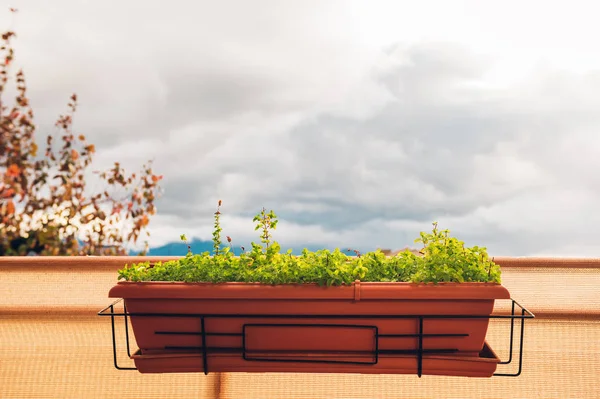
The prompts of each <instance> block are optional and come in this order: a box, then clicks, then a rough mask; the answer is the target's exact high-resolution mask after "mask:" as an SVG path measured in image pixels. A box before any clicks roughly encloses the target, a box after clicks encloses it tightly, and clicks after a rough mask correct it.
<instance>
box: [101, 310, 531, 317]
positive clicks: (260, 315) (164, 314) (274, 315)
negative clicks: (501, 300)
mask: <svg viewBox="0 0 600 399" xmlns="http://www.w3.org/2000/svg"><path fill="white" fill-rule="evenodd" d="M524 310H525V312H524V313H523V315H521V316H518V315H514V316H511V315H493V314H492V315H489V316H486V315H340V314H321V315H305V314H299V315H289V314H211V313H128V315H129V316H130V317H133V316H135V317H207V318H208V317H211V318H220V319H228V318H234V319H235V318H244V317H245V318H251V319H255V318H273V319H285V318H288V319H417V318H419V317H424V318H427V319H513V318H514V319H533V318H534V317H535V316H534V315H533V314H531V312H529V311H528V310H527V309H524ZM525 313H527V314H525ZM124 315H125V314H124V313H115V314H114V316H124ZM99 316H110V315H108V314H100V315H99Z"/></svg>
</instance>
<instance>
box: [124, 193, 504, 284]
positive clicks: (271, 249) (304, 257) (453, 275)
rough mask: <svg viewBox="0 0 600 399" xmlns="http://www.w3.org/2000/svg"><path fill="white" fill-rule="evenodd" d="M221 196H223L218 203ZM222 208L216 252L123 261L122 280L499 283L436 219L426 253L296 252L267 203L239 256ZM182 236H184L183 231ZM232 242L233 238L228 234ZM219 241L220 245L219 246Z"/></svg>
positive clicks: (476, 252)
mask: <svg viewBox="0 0 600 399" xmlns="http://www.w3.org/2000/svg"><path fill="white" fill-rule="evenodd" d="M220 206H221V201H219V207H220ZM219 215H220V211H219V208H218V209H217V213H215V232H214V233H213V237H214V242H215V254H214V255H213V256H211V255H210V254H209V253H208V252H205V253H202V254H196V255H194V254H191V253H188V255H187V256H185V257H184V258H181V259H178V260H172V261H167V262H158V263H155V264H153V265H151V264H150V263H148V262H145V263H138V264H134V265H131V266H125V268H124V269H122V270H120V271H119V279H120V280H126V281H185V282H211V283H221V282H256V283H263V284H302V283H317V284H319V285H327V286H331V285H342V284H351V283H352V282H354V281H356V280H360V281H365V282H367V281H380V282H414V283H439V282H459V283H463V282H490V283H500V267H499V266H498V265H496V264H495V263H494V262H493V260H490V259H489V257H488V254H487V251H486V248H483V247H477V246H475V247H472V248H466V247H465V245H464V242H462V241H459V240H458V239H456V238H453V237H450V235H449V234H450V232H449V231H448V230H441V231H440V230H438V226H437V223H433V231H432V232H431V233H425V232H422V233H421V235H420V238H418V239H417V240H415V242H420V243H422V244H423V249H422V250H421V251H420V252H421V254H422V256H418V255H415V254H414V253H412V252H411V251H410V250H408V249H407V250H405V251H403V252H400V253H398V254H396V255H395V256H391V257H390V256H386V255H385V254H384V253H383V252H381V251H379V250H377V251H374V252H369V253H366V254H359V253H358V252H357V251H354V252H355V254H357V256H348V255H346V254H344V253H343V252H342V251H340V250H339V249H335V250H334V251H329V250H326V249H323V250H319V251H316V252H311V251H309V250H307V249H304V251H303V252H302V254H301V255H299V256H295V255H292V251H291V250H288V251H287V252H284V253H282V252H281V247H280V245H279V244H278V243H277V242H276V241H272V235H271V230H273V229H275V228H276V226H277V216H276V215H275V213H274V212H273V211H270V212H268V213H267V211H266V210H265V209H264V208H263V209H262V210H261V211H260V212H259V213H258V214H257V215H256V216H255V217H254V219H253V220H254V222H256V223H257V224H256V228H255V230H261V236H260V238H261V243H262V244H263V245H259V244H256V243H254V242H253V243H252V249H251V250H250V251H245V252H242V253H241V254H240V256H235V255H234V254H233V251H232V250H231V248H232V247H231V245H230V247H224V248H221V247H220V244H221V242H220V233H221V227H220V225H219V218H218V217H219ZM181 239H182V240H183V241H185V240H186V238H185V235H183V234H182V235H181ZM227 241H228V242H229V243H230V244H231V238H230V237H229V236H227ZM217 244H218V245H219V247H218V248H217Z"/></svg>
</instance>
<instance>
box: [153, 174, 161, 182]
mask: <svg viewBox="0 0 600 399" xmlns="http://www.w3.org/2000/svg"><path fill="white" fill-rule="evenodd" d="M162 178H163V176H162V175H160V176H156V175H152V181H153V182H154V183H156V182H157V181H159V180H161V179H162Z"/></svg>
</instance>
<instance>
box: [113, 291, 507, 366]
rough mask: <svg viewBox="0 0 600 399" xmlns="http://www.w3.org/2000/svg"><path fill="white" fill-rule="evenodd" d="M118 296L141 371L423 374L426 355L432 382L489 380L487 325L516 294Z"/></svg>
mask: <svg viewBox="0 0 600 399" xmlns="http://www.w3.org/2000/svg"><path fill="white" fill-rule="evenodd" d="M109 297H113V298H123V299H124V301H125V305H126V307H127V311H128V312H129V313H130V314H131V323H132V327H133V332H134V335H135V339H136V342H137V345H138V346H139V348H140V351H139V353H137V354H136V355H134V356H133V358H134V360H135V361H136V365H137V367H138V369H139V371H140V372H180V371H207V370H205V369H204V364H203V362H204V361H206V362H207V367H208V368H209V369H210V370H211V371H298V370H306V371H310V372H312V371H315V372H318V371H323V372H335V371H336V370H339V372H360V373H371V372H377V373H406V372H411V373H413V372H415V371H414V368H415V367H416V361H417V360H416V354H417V353H418V350H419V348H421V349H422V351H423V352H422V353H423V358H422V359H423V363H422V364H423V372H424V373H425V369H426V368H427V367H428V369H429V370H430V372H428V373H429V374H444V375H467V374H468V375H473V376H479V375H478V374H482V375H481V376H486V375H487V374H490V370H491V367H492V364H493V369H494V370H495V367H496V363H497V362H496V360H497V357H495V355H494V356H491V355H489V353H490V350H489V348H488V349H485V348H487V346H484V341H485V335H486V333H487V328H488V324H489V319H487V318H485V317H487V316H489V315H490V314H491V313H492V311H493V308H494V301H495V300H496V299H509V298H510V295H509V293H508V291H507V290H506V289H505V288H504V287H502V286H501V285H499V284H490V283H461V284H457V283H441V284H437V285H433V284H411V283H364V282H362V283H361V282H356V283H353V284H352V285H348V286H336V287H319V286H317V285H313V284H302V285H277V286H270V285H263V284H253V283H221V284H208V283H180V282H144V283H134V282H120V283H118V284H117V285H116V286H115V287H113V288H112V289H111V291H110V293H109ZM420 316H421V317H420ZM452 316H467V317H464V318H452ZM446 317H447V318H446ZM469 317H471V318H469ZM420 332H421V334H420ZM419 335H420V336H419ZM486 351H487V352H486ZM482 353H483V354H484V356H483V357H482V356H481V354H482ZM486 354H487V355H486ZM488 355H489V356H488ZM198 357H200V358H201V359H202V361H200V362H198ZM482 359H483V360H482ZM495 359H496V360H495ZM482 364H486V365H487V366H485V367H483V366H482ZM475 365H479V366H475ZM198 367H200V369H199V368H198ZM481 367H483V368H481ZM479 368H481V369H479ZM463 369H464V370H463ZM369 370H370V371H369ZM465 370H467V371H465ZM469 370H470V371H469ZM455 373H459V374H455ZM465 373H467V374H465ZM491 373H493V370H492V371H491ZM476 374H477V375H476ZM490 375H491V374H490Z"/></svg>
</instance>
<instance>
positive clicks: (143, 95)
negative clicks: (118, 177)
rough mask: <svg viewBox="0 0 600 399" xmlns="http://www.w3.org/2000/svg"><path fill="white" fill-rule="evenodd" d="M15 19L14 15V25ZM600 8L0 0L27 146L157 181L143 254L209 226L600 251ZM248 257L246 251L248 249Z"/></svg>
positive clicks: (331, 242)
mask: <svg viewBox="0 0 600 399" xmlns="http://www.w3.org/2000/svg"><path fill="white" fill-rule="evenodd" d="M8 7H15V8H17V9H18V10H19V11H18V13H17V14H16V15H14V16H13V15H11V14H10V13H9V12H8ZM599 12H600V4H599V3H597V2H595V1H573V0H571V1H534V0H530V1H525V2H524V1H510V0H505V1H458V0H455V1H451V2H449V1H445V0H439V1H425V0H423V1H419V2H415V1H400V0H393V1H374V0H369V1H366V0H365V1H352V0H345V1H328V0H302V1H291V0H290V1H282V0H272V1H262V0H254V1H241V0H239V1H219V2H214V1H213V2H209V1H195V2H191V1H174V0H172V1H169V2H164V1H163V2H158V1H151V0H146V1H138V0H129V1H127V2H117V1H107V0H105V1H101V2H100V1H84V0H70V1H66V0H54V1H53V2H52V6H50V5H49V3H48V2H47V1H45V0H27V1H25V0H22V1H19V0H10V1H5V0H0V27H1V28H2V29H3V30H4V29H7V28H11V29H14V30H15V31H16V32H17V35H18V37H17V39H16V40H15V41H14V45H15V50H16V64H17V65H18V66H19V67H22V68H23V69H24V72H25V74H26V77H27V81H28V86H29V94H30V98H31V102H32V106H33V108H34V110H35V112H36V120H35V121H36V123H37V125H38V129H39V130H38V133H40V134H44V133H45V132H47V131H48V130H49V129H52V126H53V123H54V121H55V119H56V117H57V116H58V115H59V114H60V113H62V112H64V111H65V110H66V103H67V101H68V98H69V96H70V95H71V93H73V92H76V93H77V95H78V97H79V110H78V112H77V115H76V118H75V129H76V131H78V132H81V133H85V134H86V136H87V138H88V140H89V141H90V142H92V143H94V144H95V145H96V149H97V154H96V157H95V160H94V168H96V169H105V168H107V167H109V166H111V165H112V163H113V162H114V161H120V162H121V163H122V164H123V165H124V166H125V167H126V168H127V169H128V170H131V171H133V170H135V169H139V168H140V167H141V165H142V164H143V163H144V162H145V161H146V160H149V159H152V160H153V162H154V164H153V165H154V170H155V172H156V173H159V174H162V175H164V180H163V182H162V187H163V192H162V194H161V197H160V199H159V200H158V201H157V203H156V205H157V208H158V213H157V215H156V216H155V217H153V218H152V220H151V223H150V232H151V237H150V239H149V242H150V245H151V246H159V245H163V244H165V243H168V242H170V241H177V240H178V238H179V235H180V234H182V233H185V234H186V235H187V237H188V238H197V239H203V240H210V239H211V235H212V214H213V212H214V210H215V207H216V204H217V202H218V200H219V199H220V200H222V201H223V207H222V212H223V216H222V219H221V222H222V228H223V234H224V235H229V236H231V237H232V239H233V240H234V243H247V242H249V241H250V240H255V241H258V235H257V234H256V233H255V232H254V227H253V222H252V217H253V215H254V214H255V213H256V212H257V211H259V210H260V209H261V208H262V207H266V208H267V209H273V210H275V213H276V214H277V215H278V216H279V219H280V222H279V225H278V227H277V230H276V231H275V233H274V237H275V239H276V240H278V241H279V242H280V243H282V245H283V246H286V245H288V246H298V245H300V246H302V245H313V244H319V245H324V246H328V247H336V246H339V247H358V248H377V247H378V248H391V249H399V248H403V247H405V246H412V245H413V244H412V242H413V240H414V238H416V237H417V236H418V235H419V232H420V231H427V230H430V228H431V223H432V222H433V221H437V222H439V225H440V227H442V228H447V229H449V230H450V231H451V234H452V235H453V236H457V237H458V238H460V239H462V240H464V241H465V242H466V243H467V244H468V245H479V246H485V247H487V248H488V251H489V253H490V254H491V255H495V256H585V257H588V256H590V257H597V256H598V255H599V252H600V233H599V228H600V224H599V222H600V212H598V204H600V173H599V172H600V134H599V132H600V112H598V111H599V108H600V51H598V48H599V43H598V37H600V25H598V24H597V21H596V19H597V15H598V13H599ZM242 245H244V244H242Z"/></svg>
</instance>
